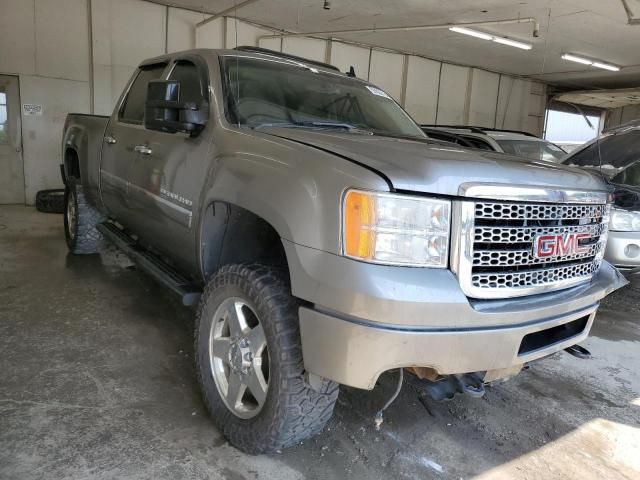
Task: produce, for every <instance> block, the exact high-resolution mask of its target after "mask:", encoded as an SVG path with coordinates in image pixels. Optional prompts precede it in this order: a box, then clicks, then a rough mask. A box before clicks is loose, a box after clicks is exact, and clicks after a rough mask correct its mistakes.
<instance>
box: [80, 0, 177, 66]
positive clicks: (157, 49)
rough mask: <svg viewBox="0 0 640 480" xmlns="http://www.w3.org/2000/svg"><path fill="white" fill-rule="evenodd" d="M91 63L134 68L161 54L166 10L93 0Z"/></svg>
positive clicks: (133, 0) (130, 0)
mask: <svg viewBox="0 0 640 480" xmlns="http://www.w3.org/2000/svg"><path fill="white" fill-rule="evenodd" d="M92 14H93V18H92V22H93V61H94V62H95V63H97V64H100V65H128V66H132V67H135V66H137V65H138V64H139V63H140V62H141V61H142V60H144V59H145V58H149V57H154V56H156V55H161V54H163V53H164V40H165V32H164V29H165V18H164V16H165V7H163V6H161V5H156V4H155V3H150V2H140V1H138V0H92Z"/></svg>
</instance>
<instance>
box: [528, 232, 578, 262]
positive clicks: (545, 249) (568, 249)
mask: <svg viewBox="0 0 640 480" xmlns="http://www.w3.org/2000/svg"><path fill="white" fill-rule="evenodd" d="M585 238H591V235H590V234H588V233H560V234H556V235H552V234H544V235H536V237H535V238H534V239H533V256H534V257H535V258H551V257H564V256H569V255H580V254H584V253H587V251H588V250H589V245H580V240H583V239H585Z"/></svg>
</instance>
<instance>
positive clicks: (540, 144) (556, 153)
mask: <svg viewBox="0 0 640 480" xmlns="http://www.w3.org/2000/svg"><path fill="white" fill-rule="evenodd" d="M496 141H497V142H498V145H500V147H502V149H503V150H504V151H505V153H511V154H513V155H517V156H518V157H525V158H529V159H531V160H544V161H547V162H556V163H558V162H560V161H561V160H562V159H563V158H564V157H565V156H566V155H567V154H566V152H565V151H564V150H562V149H561V148H560V147H558V146H557V145H554V144H553V143H549V142H545V141H542V140H497V139H496Z"/></svg>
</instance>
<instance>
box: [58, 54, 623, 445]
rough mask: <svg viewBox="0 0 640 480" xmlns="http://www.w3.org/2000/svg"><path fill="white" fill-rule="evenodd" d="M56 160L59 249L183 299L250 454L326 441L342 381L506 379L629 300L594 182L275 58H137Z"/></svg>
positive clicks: (79, 122) (203, 357)
mask: <svg viewBox="0 0 640 480" xmlns="http://www.w3.org/2000/svg"><path fill="white" fill-rule="evenodd" d="M62 148H63V158H64V165H63V179H64V182H65V185H66V214H65V233H66V239H67V243H68V246H69V249H70V251H71V252H72V253H76V254H85V253H95V252H97V251H98V250H99V248H100V246H101V244H102V242H103V241H104V240H110V241H112V242H115V243H116V244H117V245H118V246H119V247H120V248H122V249H123V250H124V251H125V252H126V253H127V254H128V255H130V256H131V257H132V259H133V260H134V261H135V262H137V263H138V264H139V265H140V267H141V268H142V269H143V270H145V271H146V272H148V273H149V274H151V275H152V276H153V277H155V278H156V279H157V280H158V281H159V282H161V283H162V284H164V285H165V286H166V287H168V288H169V289H170V290H171V291H173V292H174V293H176V294H178V296H179V298H180V299H181V300H182V302H183V303H184V304H185V305H194V306H195V305H197V321H196V326H195V356H196V367H197V376H198V380H199V382H200V386H201V390H202V394H203V397H204V401H205V403H206V405H207V407H208V409H209V411H210V413H211V416H212V418H213V420H214V422H215V423H216V424H217V425H218V426H219V428H220V429H221V431H222V432H223V433H224V435H226V437H227V438H228V439H229V440H230V442H231V443H232V444H234V445H236V446H237V447H239V448H241V449H243V450H245V451H247V452H253V453H257V452H268V451H273V450H276V449H279V448H283V447H286V446H290V445H292V444H294V443H296V442H299V441H300V440H302V439H304V438H306V437H309V436H311V435H313V434H316V433H318V432H320V431H321V430H322V428H323V426H324V425H325V423H326V422H327V421H328V420H329V418H330V417H331V415H332V412H333V406H334V403H335V401H336V398H337V396H338V385H339V384H343V385H349V386H352V387H357V388H362V389H372V388H373V387H374V386H375V384H376V381H377V379H378V377H379V376H380V375H381V374H382V373H383V372H385V371H388V370H392V369H400V370H399V372H400V374H401V372H402V368H403V367H413V370H414V372H418V373H419V375H420V376H421V377H423V378H425V379H426V380H424V381H427V382H430V383H433V384H435V385H437V384H439V383H440V382H446V381H447V379H451V378H455V379H456V381H457V383H456V384H458V385H460V384H462V388H463V389H464V388H465V385H466V384H465V382H466V381H467V380H468V379H469V378H471V377H473V378H475V379H479V380H480V382H482V383H488V382H491V381H494V380H496V379H500V378H504V377H508V376H511V375H514V374H515V373H517V372H518V371H519V370H520V368H521V367H522V365H523V364H525V363H527V362H530V361H532V360H535V359H538V358H541V357H543V356H546V355H549V354H552V353H555V352H558V351H560V350H562V349H565V348H567V347H569V346H572V345H575V344H577V343H578V342H580V341H582V340H584V339H585V338H586V337H587V335H588V333H589V330H590V328H591V325H592V322H593V320H594V316H595V314H596V310H597V308H598V303H599V301H600V300H601V299H602V298H603V297H604V296H606V295H607V294H609V293H610V292H612V291H613V290H615V289H617V288H619V287H621V286H622V285H624V284H625V280H624V278H623V277H622V276H621V275H620V274H619V273H618V271H617V270H616V269H614V268H613V267H612V266H611V265H609V264H608V263H607V262H605V261H603V259H602V258H603V252H604V247H605V243H606V238H607V225H608V222H609V218H608V217H609V211H610V202H611V197H610V194H609V193H608V191H607V187H606V185H605V184H604V183H603V181H602V180H601V179H600V178H598V177H597V176H595V175H593V174H591V173H589V172H586V171H582V170H579V169H572V168H567V167H562V166H558V165H551V164H548V163H541V162H537V163H536V162H533V163H531V162H525V161H521V160H518V159H516V158H512V157H508V156H505V155H500V154H495V153H490V152H481V151H477V150H466V149H464V148H460V147H459V146H457V145H453V144H447V143H443V142H438V141H433V140H430V139H429V138H428V137H426V136H425V135H424V133H423V132H422V131H421V130H420V127H419V126H418V125H416V123H415V122H414V121H413V120H412V119H411V118H410V117H409V115H408V114H407V113H405V112H404V111H403V110H402V108H401V107H400V106H399V105H398V104H397V103H396V102H395V101H393V100H392V99H391V98H390V97H389V95H387V94H386V93H385V92H384V91H382V90H381V89H379V88H377V87H375V86H373V85H371V84H369V83H367V82H365V81H362V80H358V79H356V78H353V76H352V75H349V74H343V73H341V72H339V71H338V70H337V69H335V68H334V67H332V66H330V65H325V64H320V63H316V62H312V61H308V60H305V59H301V58H297V57H293V56H289V55H284V54H280V53H277V52H270V51H264V50H261V49H256V48H239V49H236V50H192V51H186V52H181V53H176V54H171V55H165V56H161V57H157V58H153V59H150V60H146V61H144V62H143V63H142V64H141V65H140V66H139V68H138V69H137V71H136V72H135V74H134V75H133V77H132V78H131V80H130V81H129V83H128V84H127V86H126V88H125V90H124V92H123V93H122V95H121V97H120V99H119V100H118V102H117V105H116V107H115V110H114V112H113V114H112V115H111V116H110V117H100V116H92V115H80V114H70V115H69V116H68V118H67V122H66V126H65V131H64V138H63V142H62ZM399 376H400V375H399Z"/></svg>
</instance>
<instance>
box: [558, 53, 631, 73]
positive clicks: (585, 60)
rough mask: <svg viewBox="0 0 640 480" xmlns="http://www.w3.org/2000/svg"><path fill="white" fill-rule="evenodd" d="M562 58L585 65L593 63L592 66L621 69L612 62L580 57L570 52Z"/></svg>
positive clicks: (614, 69)
mask: <svg viewBox="0 0 640 480" xmlns="http://www.w3.org/2000/svg"><path fill="white" fill-rule="evenodd" d="M562 58H563V59H564V60H569V61H570V62H576V63H582V64H583V65H591V66H592V67H596V68H602V69H603V70H609V71H611V72H619V71H620V67H617V66H615V65H611V64H610V63H604V62H599V61H597V60H589V59H588V58H584V57H579V56H577V55H572V54H570V53H565V54H563V55H562Z"/></svg>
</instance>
